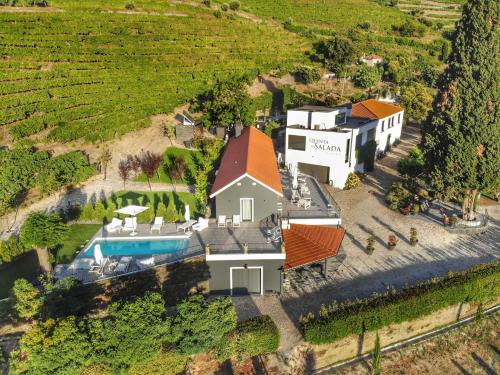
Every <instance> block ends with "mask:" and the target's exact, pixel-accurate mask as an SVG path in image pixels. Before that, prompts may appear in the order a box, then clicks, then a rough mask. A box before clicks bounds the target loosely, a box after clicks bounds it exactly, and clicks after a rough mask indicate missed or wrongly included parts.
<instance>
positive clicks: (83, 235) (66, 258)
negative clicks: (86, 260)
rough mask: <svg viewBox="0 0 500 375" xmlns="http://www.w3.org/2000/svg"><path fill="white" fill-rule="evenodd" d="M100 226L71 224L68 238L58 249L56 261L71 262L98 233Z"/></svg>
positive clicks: (60, 262)
mask: <svg viewBox="0 0 500 375" xmlns="http://www.w3.org/2000/svg"><path fill="white" fill-rule="evenodd" d="M100 227H101V225H99V224H72V225H70V226H69V233H68V238H67V239H66V240H65V241H64V242H63V243H62V244H61V245H60V246H58V247H57V249H56V250H57V251H56V263H57V264H67V263H71V261H72V260H73V259H74V258H75V256H76V254H77V253H78V251H80V250H81V249H82V247H83V246H84V245H85V244H86V242H87V241H88V240H90V239H91V238H92V237H93V236H94V234H96V232H97V231H98V230H99V228H100Z"/></svg>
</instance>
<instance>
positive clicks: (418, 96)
mask: <svg viewBox="0 0 500 375" xmlns="http://www.w3.org/2000/svg"><path fill="white" fill-rule="evenodd" d="M401 105H402V106H403V108H404V109H405V111H406V118H408V119H413V120H417V121H421V120H425V118H426V117H427V114H428V113H429V110H430V109H431V106H432V95H431V93H430V92H429V90H428V89H427V88H426V87H425V86H424V85H422V84H421V83H418V82H415V83H412V84H410V85H408V86H405V87H403V89H402V93H401Z"/></svg>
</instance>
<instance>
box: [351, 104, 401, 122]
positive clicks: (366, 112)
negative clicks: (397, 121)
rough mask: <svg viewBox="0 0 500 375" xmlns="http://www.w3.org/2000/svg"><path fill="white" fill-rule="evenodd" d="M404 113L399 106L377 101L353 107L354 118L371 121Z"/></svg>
mask: <svg viewBox="0 0 500 375" xmlns="http://www.w3.org/2000/svg"><path fill="white" fill-rule="evenodd" d="M401 111H403V108H401V107H398V106H397V105H393V104H389V103H384V102H381V101H378V100H375V99H368V100H364V101H362V102H359V103H356V104H353V105H352V116H354V117H362V118H368V119H370V120H375V119H381V118H385V117H387V116H391V115H394V114H396V113H398V112H401Z"/></svg>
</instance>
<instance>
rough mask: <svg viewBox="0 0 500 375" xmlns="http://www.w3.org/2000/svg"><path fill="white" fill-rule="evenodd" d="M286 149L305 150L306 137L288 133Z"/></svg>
mask: <svg viewBox="0 0 500 375" xmlns="http://www.w3.org/2000/svg"><path fill="white" fill-rule="evenodd" d="M288 149H289V150H299V151H305V150H306V137H304V136H301V135H289V136H288Z"/></svg>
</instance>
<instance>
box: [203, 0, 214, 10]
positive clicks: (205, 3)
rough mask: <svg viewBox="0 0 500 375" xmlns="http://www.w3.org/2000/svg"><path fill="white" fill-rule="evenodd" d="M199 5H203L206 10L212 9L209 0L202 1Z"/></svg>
mask: <svg viewBox="0 0 500 375" xmlns="http://www.w3.org/2000/svg"><path fill="white" fill-rule="evenodd" d="M201 3H202V4H203V5H205V6H206V7H207V8H210V7H212V1H211V0H203V1H202V2H201Z"/></svg>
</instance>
